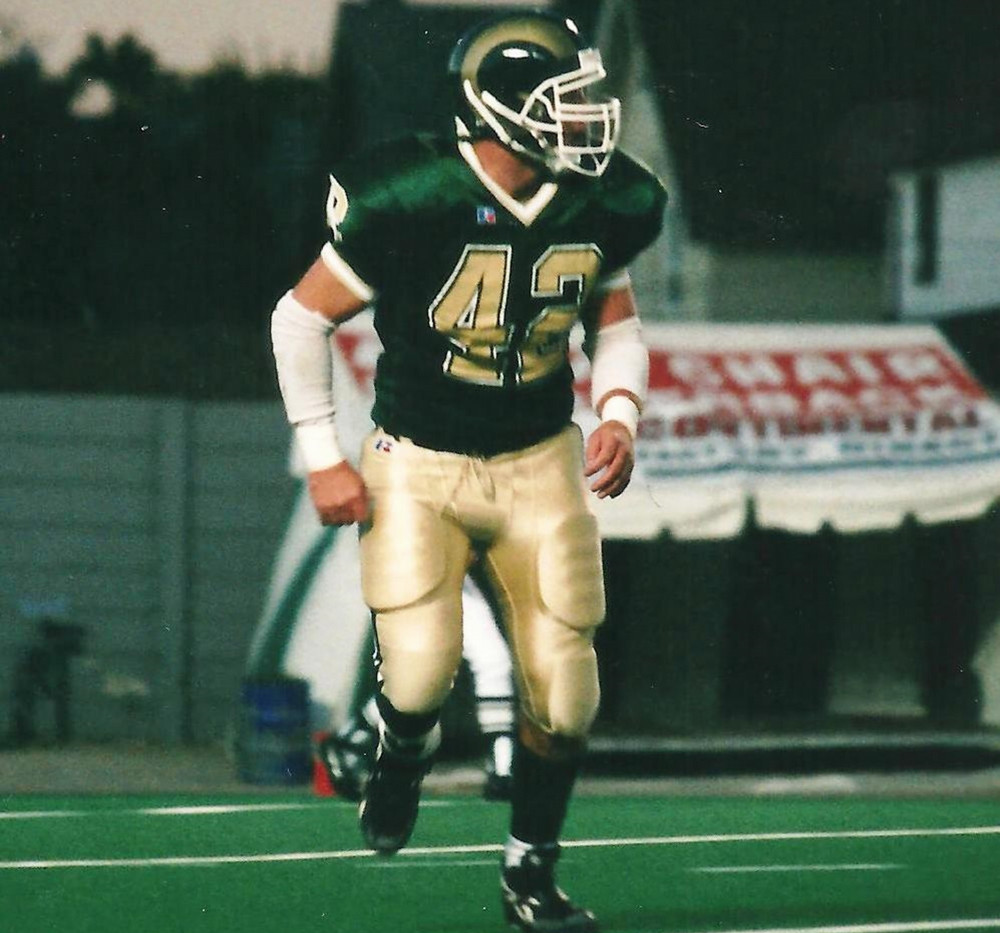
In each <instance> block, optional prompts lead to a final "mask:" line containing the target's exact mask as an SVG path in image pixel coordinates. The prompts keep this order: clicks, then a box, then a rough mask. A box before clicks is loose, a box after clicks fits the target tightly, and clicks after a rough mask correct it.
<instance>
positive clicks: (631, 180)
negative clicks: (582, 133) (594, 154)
mask: <svg viewBox="0 0 1000 933" xmlns="http://www.w3.org/2000/svg"><path fill="white" fill-rule="evenodd" d="M600 194H601V201H602V204H603V205H604V207H605V208H606V209H607V210H608V211H610V212H611V213H615V214H627V215H632V216H639V217H641V216H659V215H660V214H662V213H663V209H664V208H665V207H666V204H667V191H666V188H664V186H663V183H662V182H661V181H660V179H659V178H657V177H656V175H655V174H654V173H653V172H652V171H651V170H650V169H649V168H647V167H646V166H645V165H643V164H642V162H640V161H639V160H638V159H636V158H634V157H632V156H630V155H627V154H626V153H624V152H622V151H621V150H619V151H617V152H615V154H614V155H613V156H612V158H611V161H610V163H609V164H608V167H607V170H606V171H605V173H604V174H603V175H602V176H601V178H600Z"/></svg>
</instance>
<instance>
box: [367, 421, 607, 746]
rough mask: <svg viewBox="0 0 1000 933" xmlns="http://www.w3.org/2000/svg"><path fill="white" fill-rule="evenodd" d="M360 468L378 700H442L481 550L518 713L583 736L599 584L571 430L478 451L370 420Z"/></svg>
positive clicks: (417, 705) (409, 704)
mask: <svg viewBox="0 0 1000 933" xmlns="http://www.w3.org/2000/svg"><path fill="white" fill-rule="evenodd" d="M361 472H362V475H363V477H364V480H365V483H366V485H367V487H368V490H369V494H370V496H371V500H372V504H373V510H372V517H371V521H370V523H369V525H368V526H367V527H366V528H365V529H363V532H362V536H361V581H362V588H363V591H364V596H365V600H366V602H367V603H368V605H369V606H370V607H371V609H372V611H373V613H374V614H375V633H376V638H377V645H378V657H379V661H378V664H379V667H378V674H379V680H380V683H381V687H382V690H383V692H384V694H385V696H386V698H387V699H388V700H389V702H390V703H392V705H393V706H394V707H395V708H396V709H398V710H400V711H401V712H409V713H426V712H430V711H432V710H435V709H437V708H439V707H440V706H441V704H442V703H443V702H444V700H445V698H446V697H447V695H448V692H449V691H450V689H451V686H452V683H453V682H454V679H455V675H456V673H457V671H458V666H459V664H460V662H461V659H462V623H461V617H462V581H463V579H464V578H465V574H466V571H467V570H468V568H469V566H470V563H471V561H472V560H473V559H475V558H476V557H477V556H478V557H479V559H480V560H481V561H482V563H483V568H484V569H485V571H486V573H487V575H488V577H489V578H490V582H491V584H492V586H493V587H494V590H495V593H496V596H497V599H498V602H499V604H500V606H501V609H502V614H503V625H504V629H505V631H506V635H507V640H508V642H509V644H510V648H511V655H512V657H513V661H514V668H515V676H516V679H517V687H518V695H519V698H520V703H521V710H522V714H523V715H525V716H527V717H528V718H529V720H530V721H531V722H532V723H533V724H534V725H535V726H536V727H538V728H540V729H541V730H543V731H544V732H546V733H549V734H552V735H555V736H565V737H567V738H570V739H576V738H583V737H584V736H586V734H587V732H588V730H589V728H590V726H591V724H592V722H593V720H594V716H595V715H596V713H597V705H598V701H599V698H600V688H599V685H598V677H597V660H596V657H595V655H594V647H593V640H594V632H595V630H596V628H597V626H598V625H599V624H600V623H601V621H602V620H603V618H604V584H603V577H602V568H601V545H600V538H599V536H598V533H597V523H596V521H595V520H594V517H593V516H592V515H591V513H590V512H589V510H588V509H587V504H586V499H585V496H586V494H587V493H586V489H585V486H584V480H583V464H582V443H581V437H580V431H579V429H578V428H577V427H576V426H575V425H571V426H570V427H568V428H566V430H564V431H563V432H561V433H560V434H558V435H557V436H555V437H553V438H549V439H548V440H545V441H542V442H541V443H539V444H536V445H534V446H532V447H528V448H525V449H524V450H521V451H517V452H514V453H510V454H501V455H499V456H496V457H490V458H488V459H480V458H476V457H468V456H464V455H461V454H454V453H446V452H439V451H433V450H428V449H427V448H423V447H417V446H416V445H414V444H412V443H410V442H409V441H407V440H405V439H398V438H395V437H391V436H389V435H386V434H384V433H382V432H381V431H378V430H376V431H375V432H374V433H373V434H372V435H370V436H369V438H368V439H367V440H366V442H365V445H364V448H363V452H362V458H361Z"/></svg>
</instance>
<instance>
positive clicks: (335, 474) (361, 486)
mask: <svg viewBox="0 0 1000 933" xmlns="http://www.w3.org/2000/svg"><path fill="white" fill-rule="evenodd" d="M307 482H308V485H309V495H310V497H311V498H312V501H313V505H314V506H315V507H316V512H317V514H318V515H319V520H320V521H321V522H322V523H323V524H324V525H351V524H353V523H354V522H363V521H364V520H365V519H366V518H368V490H367V489H366V488H365V483H364V480H363V479H362V478H361V475H360V474H359V473H358V471H357V470H355V469H354V467H352V466H351V465H350V463H348V462H347V461H346V460H342V461H341V462H340V463H338V464H336V465H335V466H332V467H328V468H327V469H325V470H316V471H314V472H312V473H310V474H309V477H308V480H307Z"/></svg>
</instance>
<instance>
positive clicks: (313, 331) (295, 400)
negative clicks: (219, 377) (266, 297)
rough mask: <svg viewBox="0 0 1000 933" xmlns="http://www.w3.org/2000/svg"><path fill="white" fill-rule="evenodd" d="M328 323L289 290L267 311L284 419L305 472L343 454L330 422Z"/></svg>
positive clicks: (321, 467) (327, 464)
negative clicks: (283, 404) (283, 405)
mask: <svg viewBox="0 0 1000 933" xmlns="http://www.w3.org/2000/svg"><path fill="white" fill-rule="evenodd" d="M333 329H334V328H333V324H332V323H331V322H330V321H328V320H327V319H326V318H325V317H323V315H322V314H317V313H316V312H315V311H310V310H309V309H308V308H306V307H305V306H304V305H303V304H301V303H300V302H299V301H297V300H296V298H295V297H294V296H293V295H292V293H291V292H290V291H289V292H287V293H286V294H285V295H284V296H282V298H281V300H280V301H278V304H277V305H276V306H275V309H274V312H273V313H272V315H271V346H272V348H273V350H274V362H275V366H276V368H277V371H278V386H279V387H280V389H281V397H282V399H283V400H284V402H285V412H286V413H287V415H288V420H289V421H290V422H291V424H292V425H293V426H294V428H295V438H296V440H297V442H298V445H299V451H300V452H301V454H302V459H303V461H304V462H305V467H306V469H307V470H308V471H309V472H313V471H315V470H324V469H326V468H327V467H331V466H334V465H336V464H338V463H340V462H341V461H342V460H343V459H344V455H343V454H342V453H341V452H340V447H339V446H338V444H337V431H336V426H335V424H334V403H333V363H332V360H331V358H330V335H331V333H332V332H333Z"/></svg>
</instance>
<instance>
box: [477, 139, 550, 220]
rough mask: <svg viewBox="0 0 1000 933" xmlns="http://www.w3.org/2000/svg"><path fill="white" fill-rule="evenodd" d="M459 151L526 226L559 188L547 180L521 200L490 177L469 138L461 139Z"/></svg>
mask: <svg viewBox="0 0 1000 933" xmlns="http://www.w3.org/2000/svg"><path fill="white" fill-rule="evenodd" d="M458 151H459V154H460V155H461V156H462V158H463V159H464V160H465V162H466V164H467V165H468V166H469V168H470V169H472V171H473V173H474V174H475V176H476V177H477V178H478V179H479V181H480V182H481V184H482V185H483V187H484V188H486V190H487V191H489V193H490V194H492V195H493V197H495V198H496V199H497V201H498V202H499V203H500V205H501V206H502V207H503V208H505V209H506V210H507V211H509V212H510V214H512V215H513V216H514V217H515V218H516V219H517V220H519V221H520V222H521V223H522V224H524V226H526V227H530V226H531V224H532V223H534V221H535V220H537V219H538V217H539V215H540V214H541V213H542V211H544V210H545V208H546V207H548V206H549V204H550V203H551V202H552V199H553V198H554V197H555V196H556V193H557V192H558V190H559V185H558V184H556V182H554V181H547V182H544V183H543V184H542V185H541V186H539V188H538V190H537V191H536V192H535V193H534V194H533V195H532V196H531V197H530V198H528V200H527V201H519V200H518V199H517V198H515V197H514V196H513V195H512V194H510V193H508V192H507V191H505V190H504V189H503V188H502V187H501V186H500V185H498V184H497V183H496V182H495V181H494V180H493V178H491V177H490V175H489V174H488V173H487V172H486V169H484V168H483V165H482V163H481V162H480V161H479V157H478V156H477V155H476V151H475V149H474V148H473V146H472V143H471V142H470V141H469V140H466V139H462V140H459V142H458Z"/></svg>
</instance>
